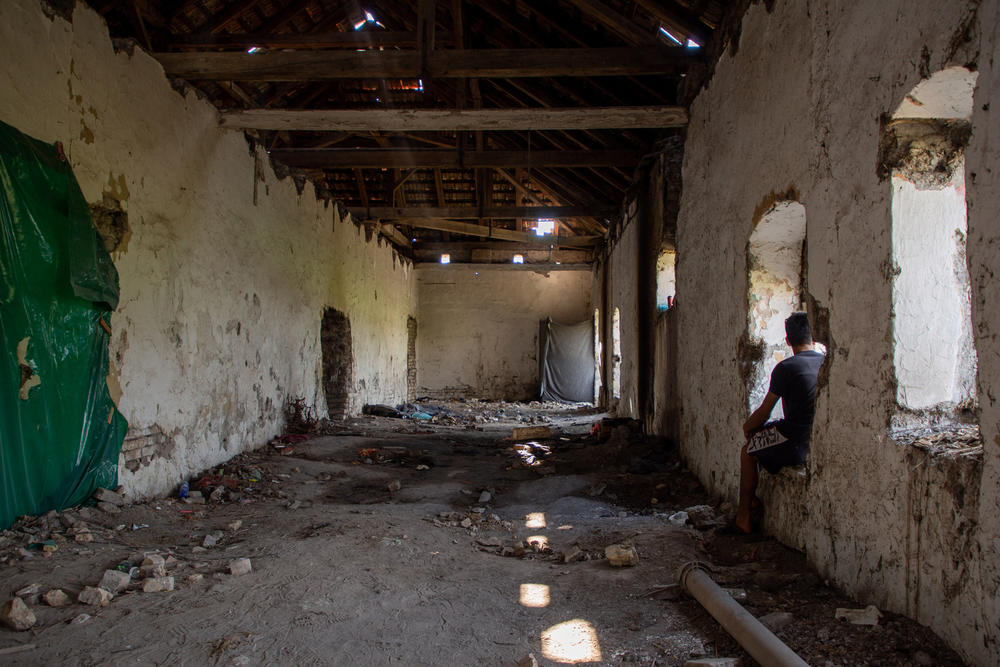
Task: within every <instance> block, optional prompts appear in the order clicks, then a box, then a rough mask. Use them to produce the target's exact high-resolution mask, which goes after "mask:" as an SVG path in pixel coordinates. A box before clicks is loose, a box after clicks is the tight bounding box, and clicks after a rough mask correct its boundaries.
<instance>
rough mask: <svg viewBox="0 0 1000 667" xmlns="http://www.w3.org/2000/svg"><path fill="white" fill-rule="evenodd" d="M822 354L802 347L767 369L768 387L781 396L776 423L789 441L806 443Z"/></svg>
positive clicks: (779, 431)
mask: <svg viewBox="0 0 1000 667" xmlns="http://www.w3.org/2000/svg"><path fill="white" fill-rule="evenodd" d="M823 359H825V357H824V356H823V355H822V354H821V353H819V352H816V351H815V350H803V351H802V352H799V353H798V354H795V355H793V356H791V357H789V358H787V359H784V360H783V361H781V362H780V363H778V365H777V366H775V367H774V370H773V371H771V386H770V387H768V391H770V392H771V393H773V394H777V395H778V396H779V397H780V398H781V409H782V410H783V411H784V413H785V417H784V419H781V420H779V421H778V423H777V425H776V426H777V429H778V433H780V434H781V435H783V436H785V437H786V438H787V439H788V440H789V442H794V443H797V444H802V445H804V444H806V443H808V442H809V434H810V432H811V431H812V422H813V415H815V413H816V375H817V374H818V373H819V367H820V366H822V365H823Z"/></svg>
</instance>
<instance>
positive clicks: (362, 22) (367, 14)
mask: <svg viewBox="0 0 1000 667" xmlns="http://www.w3.org/2000/svg"><path fill="white" fill-rule="evenodd" d="M369 23H371V24H372V25H376V26H378V27H379V28H382V29H383V30H385V26H384V25H383V24H382V23H380V22H379V20H378V19H377V18H375V16H374V15H373V14H372V13H371V12H370V11H368V10H367V9H366V10H365V17H364V18H363V19H361V20H360V21H358V22H356V23H355V24H354V29H355V30H361V29H362V28H364V27H365V26H366V25H368V24H369Z"/></svg>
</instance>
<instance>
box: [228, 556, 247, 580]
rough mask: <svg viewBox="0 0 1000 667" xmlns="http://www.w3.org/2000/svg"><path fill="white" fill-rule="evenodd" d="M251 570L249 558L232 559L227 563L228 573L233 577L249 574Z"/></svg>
mask: <svg viewBox="0 0 1000 667" xmlns="http://www.w3.org/2000/svg"><path fill="white" fill-rule="evenodd" d="M252 570H253V568H252V567H251V565H250V559H249V558H234V559H233V560H231V561H229V573H230V574H232V575H234V576H239V575H241V574H250V572H251V571H252Z"/></svg>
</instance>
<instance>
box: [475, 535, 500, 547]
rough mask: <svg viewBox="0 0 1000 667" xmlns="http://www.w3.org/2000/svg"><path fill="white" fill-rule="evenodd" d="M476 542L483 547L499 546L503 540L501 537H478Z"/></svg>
mask: <svg viewBox="0 0 1000 667" xmlns="http://www.w3.org/2000/svg"><path fill="white" fill-rule="evenodd" d="M476 544H478V545H479V546H481V547H498V546H500V545H501V541H500V538H499V537H480V538H477V539H476Z"/></svg>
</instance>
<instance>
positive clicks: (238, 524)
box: [226, 519, 243, 533]
mask: <svg viewBox="0 0 1000 667" xmlns="http://www.w3.org/2000/svg"><path fill="white" fill-rule="evenodd" d="M242 527H243V519H236V521H232V522H230V523H228V524H226V530H228V531H229V532H231V533H235V532H236V531H238V530H239V529H240V528H242Z"/></svg>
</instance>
